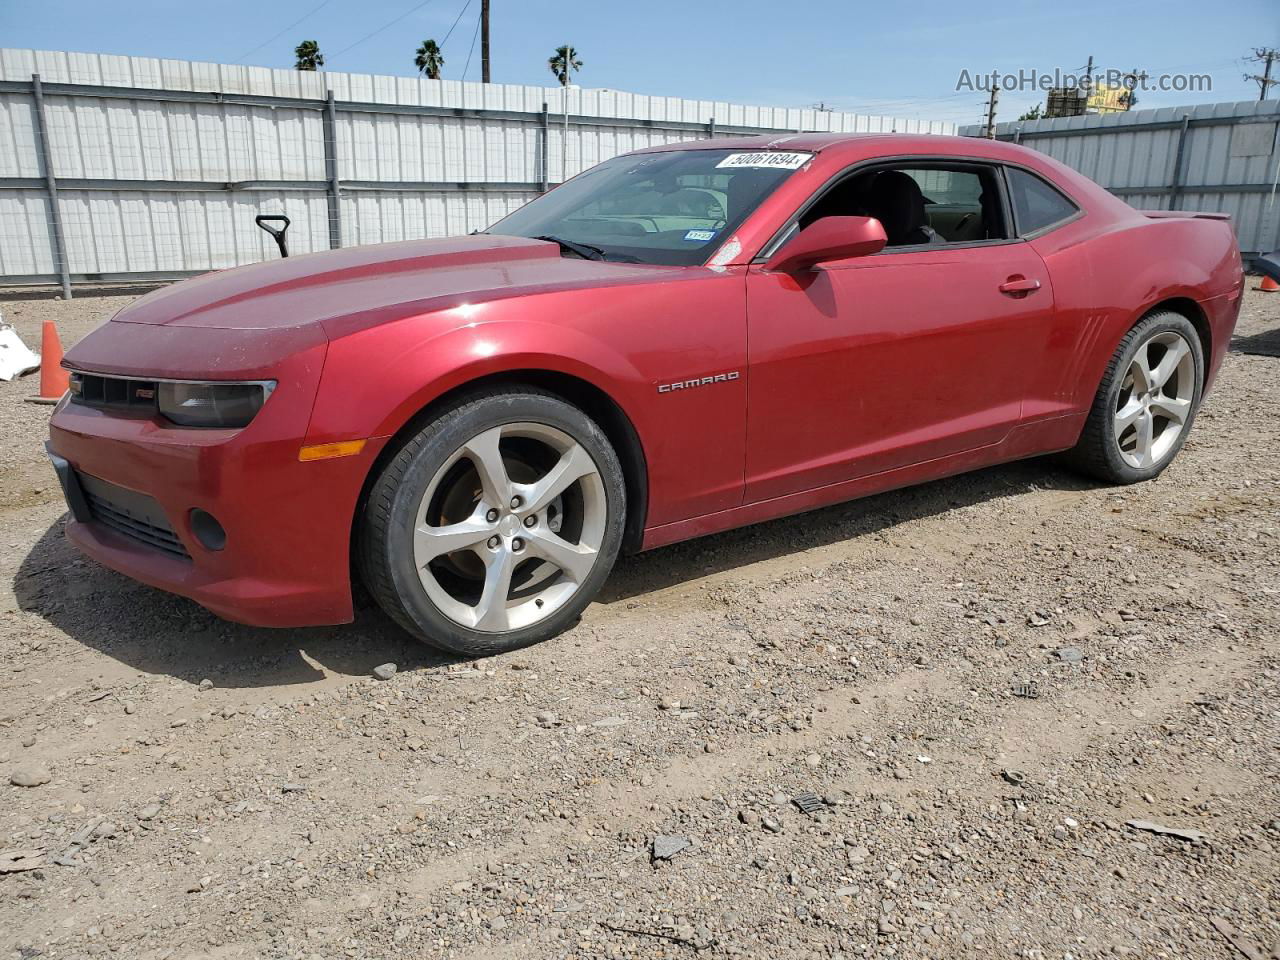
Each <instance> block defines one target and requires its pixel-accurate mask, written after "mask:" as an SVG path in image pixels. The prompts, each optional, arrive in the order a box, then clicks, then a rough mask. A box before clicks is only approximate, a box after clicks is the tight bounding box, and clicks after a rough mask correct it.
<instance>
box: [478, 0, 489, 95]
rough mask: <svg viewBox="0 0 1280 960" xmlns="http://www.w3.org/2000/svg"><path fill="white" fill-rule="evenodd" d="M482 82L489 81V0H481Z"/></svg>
mask: <svg viewBox="0 0 1280 960" xmlns="http://www.w3.org/2000/svg"><path fill="white" fill-rule="evenodd" d="M480 82H481V83H488V82H489V0H480Z"/></svg>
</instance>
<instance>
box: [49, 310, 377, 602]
mask: <svg viewBox="0 0 1280 960" xmlns="http://www.w3.org/2000/svg"><path fill="white" fill-rule="evenodd" d="M112 326H114V324H107V327H112ZM95 336H96V335H95ZM92 339H93V337H90V338H88V340H92ZM82 343H85V344H86V346H91V344H88V343H87V341H83V342H82ZM78 352H79V353H80V354H81V355H82V356H83V355H84V354H85V353H86V352H87V351H78ZM323 357H324V348H323V346H317V347H316V348H315V349H314V350H303V351H302V352H300V353H296V354H293V355H291V356H288V357H284V358H279V360H278V363H277V364H276V365H275V369H274V370H273V377H274V378H276V379H278V380H279V384H280V385H279V387H278V388H277V389H276V391H275V393H274V394H273V395H272V397H271V398H270V399H269V400H268V401H267V403H266V405H265V406H264V407H263V409H262V411H261V412H260V413H259V414H258V415H257V417H256V418H255V419H254V420H253V422H252V423H250V424H249V425H248V426H247V427H245V428H243V429H240V430H217V429H213V430H211V429H192V428H184V427H177V426H174V425H173V424H171V423H169V422H168V421H166V420H164V419H163V418H160V417H158V416H152V415H141V416H139V415H122V414H120V413H119V412H113V411H109V410H102V409H95V408H92V407H86V406H83V405H80V404H72V403H69V402H68V400H67V399H66V398H64V399H63V401H62V402H61V403H60V404H59V406H58V407H57V408H56V409H55V411H54V415H53V419H52V421H51V422H50V430H49V434H50V438H49V442H48V445H47V449H48V451H49V454H50V459H51V460H52V462H53V464H54V469H55V471H56V473H57V474H58V479H59V481H60V482H61V483H62V486H63V490H64V492H65V494H66V497H67V502H68V506H69V508H70V511H71V519H70V520H69V521H68V523H67V527H66V530H67V536H68V538H69V539H70V540H71V541H72V542H73V543H74V544H75V545H76V546H77V547H78V548H79V549H80V550H82V551H83V552H84V553H86V554H88V555H89V556H90V557H92V558H93V559H95V560H97V561H98V562H100V563H102V564H103V565H104V566H107V567H110V568H111V569H113V570H117V571H119V572H120V573H123V574H125V575H126V576H128V577H132V578H133V579H135V580H138V581H140V582H142V583H146V584H149V585H151V586H153V587H158V588H160V589H162V590H167V591H170V592H171V593H176V594H180V595H182V596H185V597H189V598H191V599H192V600H194V601H196V602H197V603H199V604H201V605H202V606H204V607H206V608H208V609H209V610H211V611H213V612H214V613H216V614H218V615H219V616H221V617H224V618H226V619H228V620H234V621H237V622H240V623H246V624H253V625H256V626H272V627H298V626H312V625H320V624H332V623H346V622H349V621H350V620H351V619H352V602H351V571H350V536H351V527H352V520H353V517H354V514H355V509H356V504H357V501H358V499H359V496H360V491H361V489H362V487H363V484H364V479H365V477H366V476H367V474H368V471H369V469H370V467H371V465H372V463H373V459H374V458H375V457H376V456H377V454H378V451H379V449H380V448H381V444H380V443H377V442H370V443H368V444H366V446H365V448H364V449H363V450H362V451H361V453H360V454H359V455H356V456H351V457H345V458H341V459H335V460H320V461H313V462H307V463H303V462H299V460H298V450H299V448H300V447H301V446H302V445H303V444H304V443H306V439H305V438H306V433H307V427H308V422H309V419H310V413H311V407H312V403H313V400H314V397H315V391H316V387H317V385H318V381H319V376H320V368H321V365H322V361H323ZM76 359H77V360H79V358H76ZM76 365H77V366H83V367H85V368H86V369H93V367H92V366H91V359H90V360H89V361H88V362H86V361H80V362H78V363H77V364H76ZM196 509H199V510H203V511H206V512H208V513H210V514H212V515H213V516H214V517H215V518H216V519H217V520H218V522H219V523H220V524H221V525H222V527H223V529H224V530H225V531H226V541H225V544H224V545H223V546H222V547H221V548H220V549H210V548H208V547H206V546H205V545H204V544H202V543H201V540H200V538H199V537H197V536H196V533H195V531H194V530H193V528H192V511H193V510H196Z"/></svg>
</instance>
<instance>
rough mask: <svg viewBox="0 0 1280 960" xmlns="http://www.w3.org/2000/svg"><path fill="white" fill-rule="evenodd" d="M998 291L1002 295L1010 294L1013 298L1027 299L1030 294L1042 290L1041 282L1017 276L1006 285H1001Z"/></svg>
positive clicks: (1007, 281) (1005, 283)
mask: <svg viewBox="0 0 1280 960" xmlns="http://www.w3.org/2000/svg"><path fill="white" fill-rule="evenodd" d="M997 289H998V290H999V291H1000V292H1001V293H1005V294H1008V295H1009V296H1011V297H1025V296H1026V295H1027V294H1029V293H1035V292H1036V291H1037V290H1039V289H1040V281H1039V280H1034V279H1030V280H1029V279H1027V278H1026V277H1023V276H1020V275H1017V274H1015V275H1014V276H1012V277H1010V278H1009V279H1008V280H1006V281H1005V282H1004V283H1002V284H1000V286H999V287H997Z"/></svg>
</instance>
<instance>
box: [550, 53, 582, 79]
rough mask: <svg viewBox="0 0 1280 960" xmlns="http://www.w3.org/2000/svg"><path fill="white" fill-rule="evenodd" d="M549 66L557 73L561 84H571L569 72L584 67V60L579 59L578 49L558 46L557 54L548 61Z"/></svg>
mask: <svg viewBox="0 0 1280 960" xmlns="http://www.w3.org/2000/svg"><path fill="white" fill-rule="evenodd" d="M547 67H548V68H550V70H551V72H552V73H554V74H555V75H556V79H557V80H559V81H560V86H562V87H567V86H568V85H569V74H570V73H571V72H572V71H574V70H581V69H582V61H581V60H579V59H578V51H577V50H575V49H573V47H569V46H564V47H556V55H555V56H554V57H552V58H551V59H549V60H548V61H547Z"/></svg>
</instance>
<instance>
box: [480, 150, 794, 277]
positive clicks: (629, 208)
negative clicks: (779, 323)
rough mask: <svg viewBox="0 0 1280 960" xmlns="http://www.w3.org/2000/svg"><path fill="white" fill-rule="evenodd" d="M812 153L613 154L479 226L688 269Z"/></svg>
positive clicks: (590, 255)
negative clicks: (495, 220)
mask: <svg viewBox="0 0 1280 960" xmlns="http://www.w3.org/2000/svg"><path fill="white" fill-rule="evenodd" d="M812 156H813V155H812V154H810V153H783V152H781V151H776V150H774V151H763V150H762V151H756V152H748V151H742V150H673V151H667V152H662V153H640V154H632V155H630V156H623V157H614V158H613V159H612V160H606V161H605V162H604V163H601V164H599V165H598V166H595V167H592V168H591V169H590V170H588V171H586V172H585V173H582V174H579V175H578V176H576V177H574V178H573V179H572V180H569V181H568V182H566V183H564V184H562V185H561V186H559V187H556V189H554V190H552V191H551V192H550V193H546V194H543V195H542V196H541V197H538V198H537V199H536V200H534V201H532V202H531V203H528V204H526V205H525V206H523V207H521V208H520V209H519V210H517V211H516V212H515V213H512V214H511V215H510V216H508V217H506V218H505V219H503V220H499V221H498V222H497V223H496V224H494V225H493V226H492V227H490V228H489V229H488V230H487V231H485V232H486V233H497V234H503V235H505V236H512V237H534V238H542V239H546V240H555V241H557V242H558V243H560V249H561V251H562V253H564V254H565V255H568V256H580V257H584V258H587V259H603V260H617V261H622V262H628V263H653V264H668V265H675V266H696V265H699V264H702V263H705V262H706V260H707V258H708V257H709V256H710V255H711V253H712V251H714V250H715V249H716V248H717V247H719V246H720V243H721V242H722V241H723V240H724V239H725V238H727V237H728V236H729V235H730V234H731V233H733V231H734V230H736V229H737V228H738V225H739V224H741V223H742V221H743V220H745V219H746V218H747V215H748V214H750V213H751V211H753V210H754V209H755V208H756V207H758V206H759V205H760V203H761V201H763V200H764V198H765V197H767V196H769V194H770V193H772V192H773V191H774V189H775V188H776V187H777V186H778V184H780V183H781V182H782V181H783V180H785V179H786V178H787V177H788V176H790V175H791V173H792V172H793V171H795V170H796V169H798V168H799V167H801V166H803V165H804V164H805V163H806V162H807V161H808V160H809V159H810V157H812Z"/></svg>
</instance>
